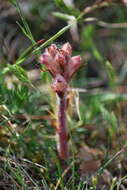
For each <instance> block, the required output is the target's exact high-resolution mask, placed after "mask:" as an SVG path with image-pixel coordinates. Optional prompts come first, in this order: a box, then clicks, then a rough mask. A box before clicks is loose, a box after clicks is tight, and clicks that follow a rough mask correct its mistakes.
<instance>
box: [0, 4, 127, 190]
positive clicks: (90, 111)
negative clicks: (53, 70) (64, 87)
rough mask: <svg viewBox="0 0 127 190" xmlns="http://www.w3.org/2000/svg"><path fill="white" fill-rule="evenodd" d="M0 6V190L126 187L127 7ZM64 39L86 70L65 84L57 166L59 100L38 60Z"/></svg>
mask: <svg viewBox="0 0 127 190" xmlns="http://www.w3.org/2000/svg"><path fill="white" fill-rule="evenodd" d="M68 2H69V1H68ZM121 2H122V1H121ZM0 3H1V5H0V6H1V7H0V8H1V13H0V14H1V18H0V50H1V51H0V189H1V190H2V189H3V190H34V189H35V190H43V189H44V190H59V189H61V190H126V189H127V158H126V155H127V149H126V144H127V142H126V141H127V134H126V125H127V119H126V118H127V110H126V109H127V108H126V106H127V87H126V73H127V69H126V68H127V66H126V59H127V55H126V51H127V48H126V47H127V37H126V36H127V28H126V27H127V24H126V23H125V22H126V18H127V16H126V11H127V7H126V6H125V4H122V3H121V4H117V3H114V2H113V3H109V4H108V1H102V2H100V3H99V2H98V3H97V4H93V1H86V2H84V1H82V0H80V1H75V4H73V5H72V6H68V5H66V4H64V3H63V1H62V0H61V1H58V0H56V1H44V0H43V1H41V0H38V1H35V0H32V1H16V0H10V1H0ZM87 6H89V9H88V8H86V7H87ZM72 23H73V25H72ZM114 23H117V24H114ZM39 40H42V41H41V42H40V41H39ZM67 41H69V42H70V43H71V44H72V47H73V55H81V57H82V62H83V66H82V67H81V69H80V70H79V71H78V72H77V74H76V76H74V78H73V80H72V81H71V83H70V87H71V89H70V91H69V93H68V101H69V108H68V110H67V126H68V133H69V142H68V144H69V151H70V155H69V159H68V160H66V161H62V160H60V159H59V157H58V154H57V151H56V135H55V133H56V132H55V128H56V126H57V122H56V115H55V113H56V106H57V105H56V96H55V94H54V93H53V92H52V90H51V88H50V83H51V77H50V75H49V74H48V72H43V70H45V68H42V66H41V65H39V64H38V58H39V56H40V55H41V53H42V52H43V51H44V48H45V47H47V46H48V45H50V44H51V43H52V42H54V43H56V44H57V45H58V46H59V47H60V46H61V44H63V43H65V42H67Z"/></svg>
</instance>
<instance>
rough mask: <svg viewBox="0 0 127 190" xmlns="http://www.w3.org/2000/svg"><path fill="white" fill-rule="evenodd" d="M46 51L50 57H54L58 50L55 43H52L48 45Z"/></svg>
mask: <svg viewBox="0 0 127 190" xmlns="http://www.w3.org/2000/svg"><path fill="white" fill-rule="evenodd" d="M46 52H48V53H49V54H50V55H51V56H52V57H55V55H56V54H57V52H58V50H57V47H56V45H55V44H52V45H51V46H50V47H48V48H47V49H46Z"/></svg>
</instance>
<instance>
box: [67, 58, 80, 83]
mask: <svg viewBox="0 0 127 190" xmlns="http://www.w3.org/2000/svg"><path fill="white" fill-rule="evenodd" d="M81 64H82V62H81V57H80V56H74V57H72V58H71V59H70V61H69V63H68V69H67V70H66V73H65V78H66V79H67V80H70V79H71V77H72V75H73V74H74V73H75V72H76V71H77V70H78V69H79V67H80V66H81Z"/></svg>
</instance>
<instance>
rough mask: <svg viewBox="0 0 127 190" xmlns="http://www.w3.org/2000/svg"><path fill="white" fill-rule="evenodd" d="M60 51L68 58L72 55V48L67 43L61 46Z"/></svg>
mask: <svg viewBox="0 0 127 190" xmlns="http://www.w3.org/2000/svg"><path fill="white" fill-rule="evenodd" d="M62 50H63V51H65V52H67V54H68V56H71V54H72V47H71V45H70V44H69V43H68V42H67V43H65V44H64V45H63V46H62Z"/></svg>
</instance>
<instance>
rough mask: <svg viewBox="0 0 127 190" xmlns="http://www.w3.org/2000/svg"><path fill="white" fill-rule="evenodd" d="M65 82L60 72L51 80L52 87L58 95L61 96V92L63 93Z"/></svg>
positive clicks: (65, 87) (65, 86)
mask: <svg viewBox="0 0 127 190" xmlns="http://www.w3.org/2000/svg"><path fill="white" fill-rule="evenodd" d="M67 86H68V84H67V82H66V80H65V79H64V77H63V76H62V75H60V74H58V75H57V76H56V77H55V79H54V80H53V82H52V85H51V87H52V89H53V90H54V91H55V92H56V93H57V94H58V95H59V96H61V95H62V94H64V93H65V92H66V89H67Z"/></svg>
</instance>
